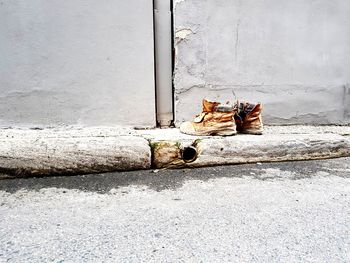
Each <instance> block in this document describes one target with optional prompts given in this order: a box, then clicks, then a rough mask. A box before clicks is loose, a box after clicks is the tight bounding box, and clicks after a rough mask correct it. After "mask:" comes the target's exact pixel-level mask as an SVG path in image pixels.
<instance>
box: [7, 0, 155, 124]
mask: <svg viewBox="0 0 350 263" xmlns="http://www.w3.org/2000/svg"><path fill="white" fill-rule="evenodd" d="M153 56H154V55H153V9H152V1H149V0H128V1H124V0H104V1H95V0H69V1H62V0H50V1H47V0H2V1H0V126H23V125H25V126H33V125H35V126H47V125H50V126H51V125H52V126H56V125H60V124H78V125H115V124H131V125H144V126H154V125H155V95H154V66H153Z"/></svg>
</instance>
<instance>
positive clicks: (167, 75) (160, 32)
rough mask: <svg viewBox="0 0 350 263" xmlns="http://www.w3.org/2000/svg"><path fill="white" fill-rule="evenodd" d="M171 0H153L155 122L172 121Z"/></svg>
mask: <svg viewBox="0 0 350 263" xmlns="http://www.w3.org/2000/svg"><path fill="white" fill-rule="evenodd" d="M171 8H172V4H171V0H154V46H155V72H156V75H155V79H156V83H155V84H156V105H157V108H156V111H157V124H158V125H159V126H170V125H171V124H172V123H173V119H174V117H173V82H172V79H173V76H172V75H173V70H172V66H173V65H172V12H171Z"/></svg>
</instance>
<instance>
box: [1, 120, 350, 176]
mask: <svg viewBox="0 0 350 263" xmlns="http://www.w3.org/2000/svg"><path fill="white" fill-rule="evenodd" d="M189 146H191V147H193V149H195V150H196V151H197V156H196V158H195V160H194V161H193V162H185V160H184V158H183V153H184V148H186V147H189ZM344 156H350V127H349V126H341V127H336V126H327V127H322V126H320V127H307V126H296V127H294V126H292V127H266V135H261V136H256V135H240V134H239V135H236V136H230V137H217V136H214V137H213V136H205V137H196V136H189V135H184V134H181V133H180V132H179V130H178V129H155V130H142V131H136V130H132V129H127V128H111V127H95V128H76V127H67V128H61V129H44V130H40V129H39V130H38V129H2V130H1V129H0V173H5V174H10V175H12V176H30V175H55V174H87V173H103V172H112V171H118V170H135V169H150V168H180V167H200V166H210V165H224V164H241V163H252V162H274V161H293V160H311V159H323V158H334V157H344Z"/></svg>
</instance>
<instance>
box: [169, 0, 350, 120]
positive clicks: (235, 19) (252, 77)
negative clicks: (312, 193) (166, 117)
mask: <svg viewBox="0 0 350 263" xmlns="http://www.w3.org/2000/svg"><path fill="white" fill-rule="evenodd" d="M174 12H175V30H176V39H175V42H176V71H175V95H176V98H175V99H176V100H175V105H176V119H177V123H179V122H181V121H183V120H187V119H190V118H192V117H193V115H194V114H196V113H197V112H198V111H200V107H201V106H200V102H201V99H202V98H203V97H209V98H212V99H218V100H222V101H224V102H225V101H226V100H227V99H233V96H232V93H231V92H232V90H233V91H234V92H235V94H236V95H237V97H238V98H239V99H247V100H250V101H261V102H263V103H264V104H265V111H264V116H265V122H266V123H270V124H281V123H282V124H292V123H307V124H313V123H342V124H344V123H350V85H349V84H350V15H349V14H350V1H347V0H332V1H329V0H315V1H306V0H285V1H281V0H261V1H260V0H175V11H174Z"/></svg>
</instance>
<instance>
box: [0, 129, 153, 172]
mask: <svg viewBox="0 0 350 263" xmlns="http://www.w3.org/2000/svg"><path fill="white" fill-rule="evenodd" d="M131 134H132V131H129V130H126V129H112V128H86V129H76V128H68V129H45V130H30V129H26V130H20V129H6V130H1V132H0V172H3V173H6V174H10V175H14V176H27V175H48V174H83V173H96V172H111V171H116V170H135V169H148V168H150V167H151V151H150V147H149V143H148V141H147V140H146V139H144V138H142V137H138V136H133V135H131Z"/></svg>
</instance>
